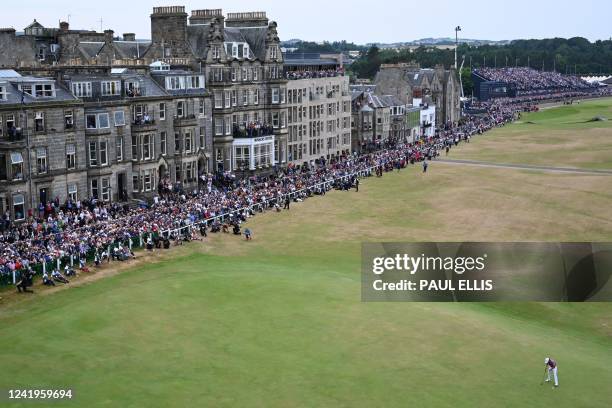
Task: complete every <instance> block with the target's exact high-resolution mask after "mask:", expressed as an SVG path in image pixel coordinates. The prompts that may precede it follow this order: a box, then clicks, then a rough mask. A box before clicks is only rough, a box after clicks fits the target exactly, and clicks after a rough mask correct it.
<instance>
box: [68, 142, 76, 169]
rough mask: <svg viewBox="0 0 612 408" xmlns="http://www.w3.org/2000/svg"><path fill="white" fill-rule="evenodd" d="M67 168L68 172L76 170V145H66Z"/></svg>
mask: <svg viewBox="0 0 612 408" xmlns="http://www.w3.org/2000/svg"><path fill="white" fill-rule="evenodd" d="M66 168H67V169H68V170H73V169H76V145H74V144H69V145H66Z"/></svg>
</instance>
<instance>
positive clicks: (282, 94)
mask: <svg viewBox="0 0 612 408" xmlns="http://www.w3.org/2000/svg"><path fill="white" fill-rule="evenodd" d="M280 98H281V100H280V103H285V102H287V90H286V89H281V90H280Z"/></svg>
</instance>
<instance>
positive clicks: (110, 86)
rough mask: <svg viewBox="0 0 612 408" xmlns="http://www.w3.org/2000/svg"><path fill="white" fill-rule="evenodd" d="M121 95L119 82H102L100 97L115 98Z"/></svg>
mask: <svg viewBox="0 0 612 408" xmlns="http://www.w3.org/2000/svg"><path fill="white" fill-rule="evenodd" d="M120 94H121V82H119V81H104V82H102V96H116V95H120Z"/></svg>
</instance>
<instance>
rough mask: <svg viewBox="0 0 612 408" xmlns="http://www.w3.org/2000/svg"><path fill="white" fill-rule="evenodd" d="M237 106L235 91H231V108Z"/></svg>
mask: <svg viewBox="0 0 612 408" xmlns="http://www.w3.org/2000/svg"><path fill="white" fill-rule="evenodd" d="M236 105H238V97H237V91H236V90H235V89H234V90H232V106H236Z"/></svg>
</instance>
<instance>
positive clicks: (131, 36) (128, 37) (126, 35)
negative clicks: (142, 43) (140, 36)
mask: <svg viewBox="0 0 612 408" xmlns="http://www.w3.org/2000/svg"><path fill="white" fill-rule="evenodd" d="M123 41H136V34H134V33H124V34H123Z"/></svg>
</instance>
